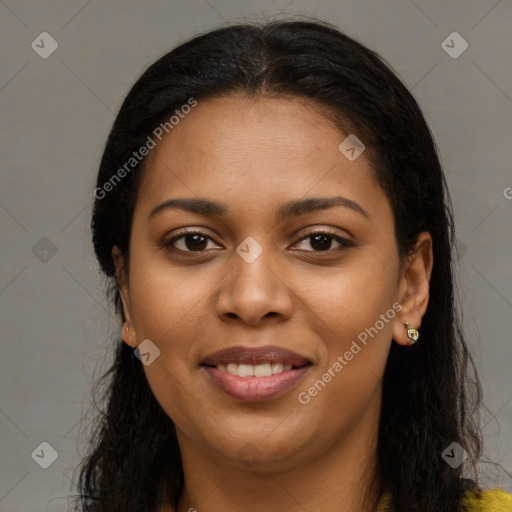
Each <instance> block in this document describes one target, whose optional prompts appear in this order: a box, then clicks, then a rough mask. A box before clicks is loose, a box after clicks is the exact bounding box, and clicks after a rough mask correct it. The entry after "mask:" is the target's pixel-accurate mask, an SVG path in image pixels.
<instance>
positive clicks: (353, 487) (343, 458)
mask: <svg viewBox="0 0 512 512" xmlns="http://www.w3.org/2000/svg"><path fill="white" fill-rule="evenodd" d="M368 416H369V417H368V418H362V419H361V421H360V422H358V425H357V428H353V429H351V431H350V432H349V433H348V434H347V433H344V434H343V435H341V434H340V436H339V440H338V441H337V442H335V443H334V444H332V445H331V446H330V447H329V449H328V450H325V451H324V452H322V453H317V454H316V456H315V457H311V456H308V458H307V459H302V460H299V459H298V458H297V459H296V460H295V461H294V462H293V463H290V464H287V465H286V467H284V468H283V467H280V468H279V469H278V470H277V469H275V470H273V469H272V465H271V464H266V465H265V466H262V465H260V464H254V465H252V466H251V467H247V466H246V467H242V468H240V467H239V466H236V465H234V464H233V463H230V461H229V460H226V459H225V458H223V456H222V454H219V453H215V454H213V453H212V454H207V453H205V451H204V450H201V449H200V448H198V446H197V444H195V443H193V441H192V440H191V439H188V438H187V437H186V435H185V434H184V433H183V432H181V431H180V432H179V435H178V438H179V441H180V447H181V452H182V461H183V470H184V475H185V487H184V490H183V493H182V495H181V497H180V500H179V504H178V509H177V511H178V512H206V511H208V512H235V511H236V512H238V511H240V510H251V511H253V512H268V510H286V511H287V512H304V510H322V511H323V512H373V511H374V510H375V508H376V506H377V503H378V501H379V497H380V494H381V492H380V485H379V482H378V479H376V478H375V477H376V475H377V456H376V447H377V425H378V422H377V423H376V422H375V418H373V416H374V414H373V413H371V412H370V413H369V414H368Z"/></svg>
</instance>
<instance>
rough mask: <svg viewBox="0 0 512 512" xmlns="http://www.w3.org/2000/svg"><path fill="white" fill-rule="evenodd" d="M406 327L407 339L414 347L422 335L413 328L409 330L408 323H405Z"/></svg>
mask: <svg viewBox="0 0 512 512" xmlns="http://www.w3.org/2000/svg"><path fill="white" fill-rule="evenodd" d="M404 326H405V328H406V329H407V337H408V338H409V340H410V345H414V344H415V343H416V342H417V341H418V338H419V337H420V333H419V332H418V330H417V329H414V328H413V327H411V328H410V329H409V324H408V323H407V322H405V324H404Z"/></svg>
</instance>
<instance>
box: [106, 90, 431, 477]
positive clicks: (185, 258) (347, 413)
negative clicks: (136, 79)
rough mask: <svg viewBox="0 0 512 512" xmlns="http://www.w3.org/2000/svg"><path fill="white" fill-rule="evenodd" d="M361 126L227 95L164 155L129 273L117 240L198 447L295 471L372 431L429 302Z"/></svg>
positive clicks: (130, 332) (145, 325) (140, 205)
mask: <svg viewBox="0 0 512 512" xmlns="http://www.w3.org/2000/svg"><path fill="white" fill-rule="evenodd" d="M347 135H348V134H345V135H344V134H341V133H340V132H339V131H338V130H337V129H336V128H335V127H334V126H333V125H332V124H330V123H329V122H328V121H327V120H326V119H325V118H324V117H322V116H321V115H320V114H319V113H318V110H315V108H314V107H313V106H312V105H308V104H307V103H305V102H299V101H297V100H292V99H282V98H281V99H261V98H259V99H255V98H248V97H242V96H229V97H224V98H220V99H212V100H208V101H204V102H199V103H198V105H197V107H195V108H194V109H193V110H192V112H191V113H190V114H188V115H187V116H186V117H185V118H184V119H182V120H181V121H180V122H179V124H178V125H176V126H174V128H173V130H172V131H171V132H170V134H169V135H168V136H167V137H166V138H164V139H163V140H162V142H160V143H159V144H158V145H157V147H156V148H155V149H153V150H152V151H151V152H150V154H149V156H148V158H147V161H146V168H145V171H144V173H145V174H144V178H143V180H142V184H141V187H140V190H139V195H138V198H137V203H136V207H135V212H134V217H133V225H132V234H131V244H130V262H129V277H128V278H126V279H123V273H122V262H123V260H122V257H119V255H118V251H117V249H116V248H115V249H114V252H113V254H114V259H115V260H116V264H117V266H118V271H119V274H118V279H119V282H121V283H122V286H121V291H122V297H123V302H124V308H125V315H126V318H127V320H126V324H125V328H127V329H126V330H125V331H124V339H125V341H126V342H127V343H129V344H130V345H131V346H133V347H135V346H137V345H139V344H140V343H141V342H142V341H143V340H150V342H148V341H146V342H145V344H144V345H142V347H143V349H142V350H141V352H142V353H143V354H145V355H143V359H145V360H147V361H146V362H149V363H150V364H147V365H145V366H144V370H145V372H146V375H147V378H148V381H149V384H150V386H151V389H152V390H153V392H154V394H155V396H156V398H157V400H158V402H159V403H160V404H161V406H162V408H163V409H164V410H165V411H166V413H167V414H168V415H169V416H170V417H171V418H172V420H173V421H174V422H175V424H176V428H177V433H178V438H179V441H180V445H181V449H182V454H183V457H185V458H186V456H187V454H188V453H191V452H192V451H194V450H198V451H200V452H201V456H202V457H210V458H212V459H214V460H218V461H219V462H220V461H224V462H227V463H230V464H234V465H240V466H242V465H245V467H247V465H248V464H249V465H251V466H252V467H254V468H261V469H263V470H268V469H271V468H274V469H284V468H287V467H293V466H294V465H296V464H298V463H301V462H302V463H303V462H306V461H308V460H309V461H311V460H313V459H314V458H315V457H317V456H318V455H319V454H321V453H328V452H329V450H331V449H332V448H333V447H334V446H336V445H338V444H339V443H344V442H345V443H346V442H347V440H352V441H353V443H354V445H356V444H357V443H358V441H357V440H358V439H361V436H363V435H364V436H366V438H365V439H364V442H365V443H368V440H369V437H368V436H370V439H371V438H372V436H373V438H374V435H375V433H376V429H377V424H378V418H379V413H380V392H381V379H382V375H383V372H384V367H385V363H386V358H387V355H388V352H389V348H390V344H391V342H392V337H393V336H395V338H396V339H400V340H402V339H403V333H402V331H404V327H403V322H404V321H406V320H407V319H406V318H405V317H404V314H405V313H407V312H410V314H411V315H412V316H411V317H410V318H409V323H410V324H411V325H413V326H415V327H418V326H419V320H420V319H421V315H420V316H419V317H418V316H415V315H416V312H415V310H414V308H413V306H410V307H409V306H406V305H405V304H406V303H407V301H408V300H409V299H408V297H409V295H410V294H408V290H410V288H411V281H410V280H408V278H407V275H406V273H405V272H404V270H403V269H402V268H401V265H400V259H399V254H398V251H397V244H396V238H395V232H394V219H393V212H392V209H391V206H390V203H389V201H388V199H387V197H386V195H385V193H384V192H383V190H382V189H381V188H380V186H379V185H378V184H377V182H376V178H375V175H374V172H373V170H372V168H371V166H370V164H369V162H368V161H367V160H366V158H365V153H364V152H363V153H362V154H361V155H360V156H359V157H358V158H356V159H355V160H352V161H351V160H349V159H348V158H347V156H345V155H349V156H352V155H351V153H352V152H351V151H349V152H348V153H345V154H344V153H342V152H341V151H340V149H338V146H339V145H340V143H341V142H342V141H343V140H344V139H345V138H346V136H347ZM363 142H364V141H363ZM177 199H179V200H180V201H188V206H189V207H188V208H187V203H185V204H184V206H183V207H179V205H175V206H172V205H171V204H170V203H168V202H169V201H171V200H177ZM320 200H322V201H324V202H325V203H324V206H327V202H329V203H330V202H331V201H332V204H330V205H329V207H324V208H322V207H321V206H322V202H321V201H320ZM335 200H336V201H337V202H335ZM203 202H204V204H203ZM206 202H208V204H206ZM166 203H167V206H165V204H166ZM182 204H183V203H182ZM193 210H194V211H193ZM185 231H187V233H188V234H186V233H185ZM171 239H172V240H171ZM166 242H168V244H167V245H166ZM400 304H401V305H400ZM402 306H403V309H402V310H401V308H402ZM400 310H401V311H400ZM414 324H416V325H414ZM158 350H159V351H160V353H159V354H158ZM147 354H149V355H147ZM228 364H229V367H228ZM290 365H291V368H290ZM254 373H256V376H254V375H253V374H254ZM361 442H363V441H361Z"/></svg>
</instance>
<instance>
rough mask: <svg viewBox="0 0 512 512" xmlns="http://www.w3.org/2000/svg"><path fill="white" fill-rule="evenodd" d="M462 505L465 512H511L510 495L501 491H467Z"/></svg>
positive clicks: (511, 499) (511, 497)
mask: <svg viewBox="0 0 512 512" xmlns="http://www.w3.org/2000/svg"><path fill="white" fill-rule="evenodd" d="M464 505H465V507H466V511H467V512H512V494H509V493H508V492H505V491H503V490H501V489H490V490H488V491H468V492H467V493H466V497H465V499H464Z"/></svg>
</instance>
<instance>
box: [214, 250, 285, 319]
mask: <svg viewBox="0 0 512 512" xmlns="http://www.w3.org/2000/svg"><path fill="white" fill-rule="evenodd" d="M276 261H277V260H276V258H275V256H274V255H272V254H271V252H270V250H268V249H264V250H263V252H262V253H261V254H260V256H259V257H258V258H257V259H256V260H255V261H252V262H251V263H249V262H247V261H245V260H244V259H243V258H242V257H240V256H239V254H237V253H236V252H234V253H233V256H232V261H230V262H229V263H228V264H230V265H231V270H230V272H228V274H227V275H226V276H225V278H224V279H222V280H221V282H220V290H219V293H218V294H217V300H216V312H217V315H218V316H219V318H220V319H221V320H222V321H224V322H238V323H243V324H246V325H248V326H251V327H260V326H263V325H267V324H269V323H270V324H274V323H280V322H283V321H285V320H287V319H289V318H290V317H291V315H292V313H293V308H294V294H293V292H292V290H291V284H292V283H288V282H285V281H286V279H285V276H284V275H283V272H282V271H281V272H280V271H279V268H278V264H277V262H276Z"/></svg>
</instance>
